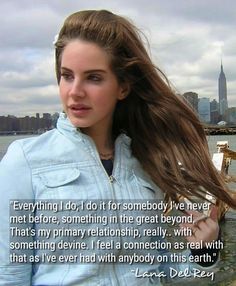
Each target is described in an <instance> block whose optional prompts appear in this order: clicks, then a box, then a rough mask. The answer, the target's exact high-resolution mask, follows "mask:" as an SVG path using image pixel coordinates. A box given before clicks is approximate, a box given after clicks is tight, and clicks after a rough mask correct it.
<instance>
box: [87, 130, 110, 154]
mask: <svg viewBox="0 0 236 286" xmlns="http://www.w3.org/2000/svg"><path fill="white" fill-rule="evenodd" d="M82 132H83V133H85V134H86V135H88V136H90V137H91V138H92V139H93V141H94V143H95V145H96V147H97V150H98V153H99V154H104V155H106V154H111V153H113V151H114V142H113V140H112V133H111V130H103V131H102V130H100V131H99V130H94V129H90V128H83V129H82Z"/></svg>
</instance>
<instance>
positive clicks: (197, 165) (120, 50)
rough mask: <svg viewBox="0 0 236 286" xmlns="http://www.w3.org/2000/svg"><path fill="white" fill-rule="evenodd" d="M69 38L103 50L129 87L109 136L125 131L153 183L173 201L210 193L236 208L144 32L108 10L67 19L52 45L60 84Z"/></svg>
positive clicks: (197, 125)
mask: <svg viewBox="0 0 236 286" xmlns="http://www.w3.org/2000/svg"><path fill="white" fill-rule="evenodd" d="M73 39H82V40H85V41H89V42H93V43H96V44H97V45H99V46H100V47H102V48H103V49H105V50H106V51H107V53H108V54H109V55H110V57H111V68H112V70H113V72H114V73H115V74H116V76H117V79H118V81H119V82H120V83H122V82H126V83H128V84H129V87H130V93H129V95H128V96H127V98H126V99H124V100H122V101H119V102H118V103H117V106H116V109H115V113H114V121H113V136H114V137H116V136H117V135H119V134H120V133H122V132H125V133H126V134H127V135H128V136H129V137H130V138H131V139H132V140H131V150H132V153H133V155H134V156H135V157H136V158H137V159H138V160H139V162H140V163H141V165H142V167H143V169H144V170H145V171H146V172H147V173H148V174H149V175H150V177H151V179H152V180H153V182H154V183H155V184H156V185H158V186H159V187H160V188H161V189H162V190H163V191H164V193H165V194H166V195H167V196H168V197H169V198H172V199H175V200H176V199H177V196H178V195H183V196H184V197H191V196H192V195H194V196H197V197H201V198H203V197H205V195H206V192H210V193H211V194H212V195H213V196H214V197H215V198H217V199H218V200H220V201H224V202H225V203H227V204H228V205H229V206H231V207H233V208H236V202H235V201H234V200H233V199H232V198H231V197H230V195H229V194H228V193H227V192H226V185H225V183H224V180H223V178H222V177H221V176H220V175H219V174H218V172H217V171H216V169H215V168H214V166H213V164H212V161H211V158H210V155H209V151H208V145H207V141H206V137H205V133H204V130H203V128H202V126H201V123H200V122H199V120H198V118H197V116H196V115H195V114H194V113H193V112H192V110H191V109H190V108H189V107H188V106H187V105H186V104H185V103H184V101H183V100H182V98H181V96H178V95H176V94H175V92H174V91H173V90H172V89H171V87H170V85H169V83H168V80H167V79H166V77H165V76H164V74H163V73H162V72H161V71H160V70H159V69H158V68H157V67H156V66H155V65H154V64H153V63H152V61H151V59H150V57H149V55H148V53H147V51H146V49H145V47H144V43H143V40H142V33H140V31H139V30H138V29H137V28H136V27H135V26H134V25H133V24H132V23H131V22H130V21H128V20H127V19H125V18H124V17H121V16H118V15H115V14H113V13H111V12H109V11H106V10H100V11H96V10H88V11H80V12H77V13H74V14H72V15H70V16H69V17H68V18H67V19H66V20H65V22H64V25H63V27H62V29H61V31H60V34H59V37H58V40H57V42H56V44H55V47H56V49H55V55H56V74H57V80H58V82H60V76H61V75H60V64H61V55H62V52H63V50H64V48H65V46H66V44H67V43H68V42H69V41H71V40H73Z"/></svg>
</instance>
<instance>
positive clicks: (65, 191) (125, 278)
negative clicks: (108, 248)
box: [0, 113, 194, 286]
mask: <svg viewBox="0 0 236 286" xmlns="http://www.w3.org/2000/svg"><path fill="white" fill-rule="evenodd" d="M0 185H1V189H0V217H1V231H0V246H1V247H0V285H4V286H8V285H11V286H13V285H14V286H29V285H37V286H43V285H44V286H46V285H48V286H49V285H54V286H59V285H60V286H62V285H65V286H66V285H68V286H69V285H70V286H72V285H87V286H88V285H89V286H90V285H91V286H93V285H101V286H103V285H107V286H108V285H109V286H112V285H114V286H118V285H121V286H123V285H129V286H131V285H149V284H150V283H151V280H150V279H148V278H143V279H141V278H136V277H135V275H134V273H133V272H131V270H133V269H136V267H137V266H134V265H126V264H66V263H64V264H62V265H61V264H60V265H59V264H40V265H37V264H36V265H34V264H33V265H32V264H29V263H27V264H17V265H13V264H10V263H9V262H8V261H9V215H8V213H9V201H10V200H15V199H23V200H28V199H29V200H34V199H36V200H41V199H42V200H51V199H59V200H62V199H68V200H72V199H74V200H94V199H99V200H107V199H111V200H119V199H127V200H130V201H132V200H134V199H135V200H144V199H145V200H151V199H154V198H155V199H163V194H162V192H161V191H160V189H159V188H158V187H157V186H156V185H154V184H153V182H152V181H151V180H150V179H149V177H148V176H147V174H145V172H144V171H143V170H142V168H141V166H140V164H139V162H138V161H137V160H136V159H135V158H134V157H133V156H132V155H131V151H130V138H128V137H127V136H126V135H124V134H121V135H120V136H119V137H118V138H117V139H116V142H115V159H114V167H113V173H112V176H111V177H109V176H108V175H107V173H106V171H105V169H104V167H103V166H102V164H101V161H100V158H99V155H98V152H97V150H96V147H95V144H94V143H93V141H92V140H91V138H89V137H88V136H86V135H85V134H83V133H81V132H79V131H78V130H77V129H76V128H75V127H74V126H73V125H72V124H71V123H70V121H69V120H68V118H67V116H66V115H65V114H64V113H61V114H60V118H59V120H58V123H57V128H56V129H54V130H51V131H49V132H46V133H44V134H42V135H41V136H38V137H33V138H28V139H23V140H17V141H15V142H14V143H12V144H11V145H10V147H9V149H8V152H7V154H6V155H5V157H4V158H3V159H2V161H1V163H0ZM148 267H149V270H150V268H151V269H153V268H155V266H153V265H152V266H145V265H142V266H141V268H142V269H144V270H145V269H147V270H148ZM156 267H157V268H156V269H158V266H156ZM165 267H168V265H166V266H165ZM165 267H164V268H165ZM177 267H178V269H184V268H186V267H194V265H191V266H189V265H187V266H186V265H181V264H179V265H178V266H177ZM155 284H156V285H159V281H158V279H157V280H156V281H155Z"/></svg>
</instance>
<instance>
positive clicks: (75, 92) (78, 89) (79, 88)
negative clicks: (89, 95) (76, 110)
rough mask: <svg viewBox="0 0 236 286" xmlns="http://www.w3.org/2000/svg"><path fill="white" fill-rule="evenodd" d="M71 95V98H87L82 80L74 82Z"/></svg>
mask: <svg viewBox="0 0 236 286" xmlns="http://www.w3.org/2000/svg"><path fill="white" fill-rule="evenodd" d="M70 95H71V96H76V97H77V96H80V97H84V96H85V91H84V87H83V82H82V81H81V80H78V79H77V80H74V81H73V83H72V85H71V89H70Z"/></svg>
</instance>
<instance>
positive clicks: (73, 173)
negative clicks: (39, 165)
mask: <svg viewBox="0 0 236 286" xmlns="http://www.w3.org/2000/svg"><path fill="white" fill-rule="evenodd" d="M79 176H80V171H79V169H78V168H76V167H74V168H68V169H55V170H50V171H49V172H46V173H41V174H39V177H40V179H41V180H42V182H43V184H44V185H45V186H47V187H49V188H56V187H59V186H64V185H66V184H69V183H71V182H73V181H75V180H77V179H78V178H79Z"/></svg>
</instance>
